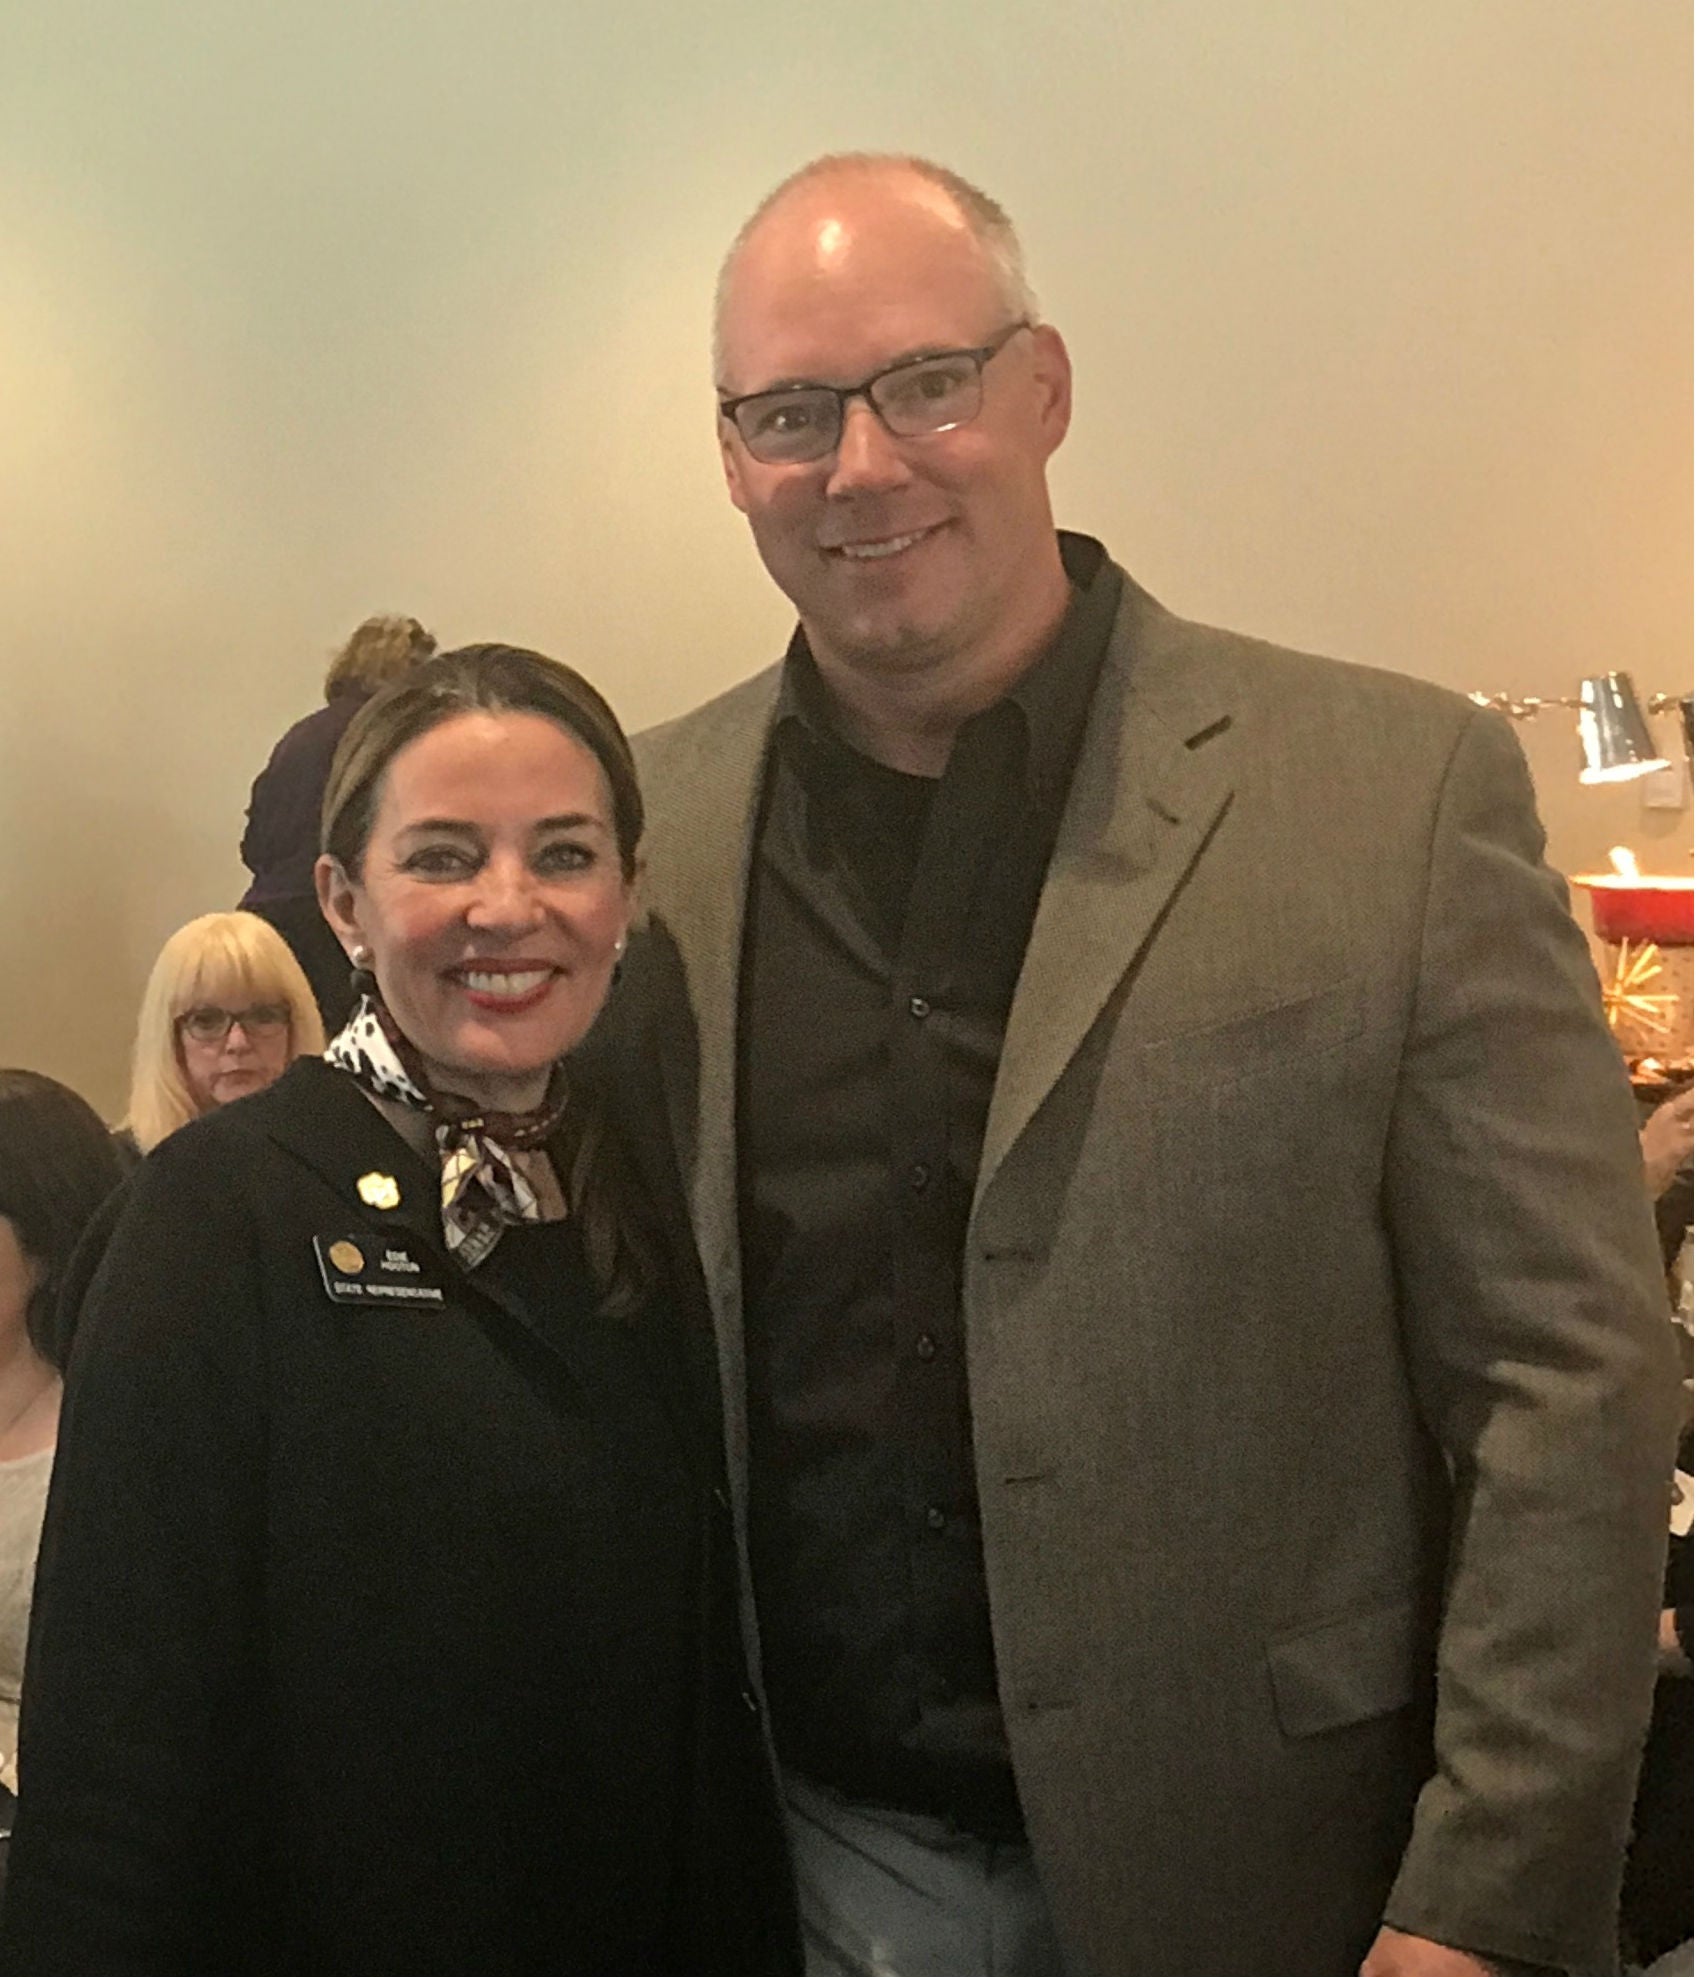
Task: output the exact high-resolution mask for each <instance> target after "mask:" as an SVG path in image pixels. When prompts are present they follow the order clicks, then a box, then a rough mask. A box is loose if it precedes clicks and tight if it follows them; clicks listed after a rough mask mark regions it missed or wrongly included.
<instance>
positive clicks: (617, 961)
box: [607, 934, 625, 988]
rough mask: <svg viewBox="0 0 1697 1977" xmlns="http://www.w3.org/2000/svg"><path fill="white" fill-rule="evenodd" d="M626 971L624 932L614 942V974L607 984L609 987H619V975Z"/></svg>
mask: <svg viewBox="0 0 1697 1977" xmlns="http://www.w3.org/2000/svg"><path fill="white" fill-rule="evenodd" d="M624 972H625V937H624V935H623V934H620V936H619V937H618V939H617V940H616V941H614V943H613V974H612V979H611V980H610V981H609V982H608V984H607V986H608V987H609V988H617V987H618V983H619V977H620V976H621V975H622V974H623V973H624Z"/></svg>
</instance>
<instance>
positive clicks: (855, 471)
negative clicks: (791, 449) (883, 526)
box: [826, 398, 909, 494]
mask: <svg viewBox="0 0 1697 1977" xmlns="http://www.w3.org/2000/svg"><path fill="white" fill-rule="evenodd" d="M908 477H909V476H908V465H907V458H906V456H905V455H904V454H903V452H902V448H901V442H900V440H898V439H897V438H896V437H895V435H894V434H893V433H892V432H891V431H890V430H889V428H888V427H887V426H886V425H885V424H884V421H883V420H882V419H880V418H879V416H878V414H877V413H876V412H874V411H873V409H872V407H871V406H870V405H869V404H868V403H867V402H866V400H865V399H864V398H851V399H850V400H849V402H848V403H847V404H846V405H845V406H844V407H843V430H842V436H841V437H840V438H839V439H838V441H837V452H836V457H835V459H834V461H833V462H832V466H831V477H830V480H829V481H828V483H827V484H826V492H827V493H828V494H881V493H883V492H885V491H886V490H887V489H890V488H896V487H900V486H901V485H902V483H903V482H904V481H906V480H907V479H908Z"/></svg>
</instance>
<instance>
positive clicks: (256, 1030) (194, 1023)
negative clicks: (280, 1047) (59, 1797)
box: [177, 1002, 289, 1043]
mask: <svg viewBox="0 0 1697 1977" xmlns="http://www.w3.org/2000/svg"><path fill="white" fill-rule="evenodd" d="M237 1023H240V1024H241V1026H242V1031H243V1033H244V1034H245V1035H246V1036H249V1037H274V1036H278V1035H280V1034H281V1032H282V1031H284V1030H286V1029H287V1028H288V1027H289V1005H288V1004H287V1003H286V1002H256V1003H255V1004H254V1005H253V1007H252V1008H251V1009H218V1008H215V1007H213V1006H212V1005H211V1004H210V1003H208V1004H206V1005H205V1006H203V1007H202V1008H199V1009H185V1010H184V1011H183V1013H182V1014H181V1015H180V1016H179V1017H178V1018H177V1029H178V1032H179V1033H180V1034H181V1035H183V1036H186V1037H193V1038H194V1040H195V1042H196V1043H222V1042H223V1041H224V1039H225V1038H226V1037H227V1036H228V1035H229V1034H230V1031H231V1029H232V1028H233V1027H234V1026H235V1025H236V1024H237Z"/></svg>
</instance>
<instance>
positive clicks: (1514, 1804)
mask: <svg viewBox="0 0 1697 1977" xmlns="http://www.w3.org/2000/svg"><path fill="white" fill-rule="evenodd" d="M1543 844H1544V839H1543V832H1542V829H1541V827H1540V825H1539V823H1538V819H1537V815H1536V811H1535V809H1534V805H1533V798H1532V789H1531V782H1530V778H1529V776H1528V774H1527V771H1526V765H1525V762H1524V760H1523V758H1522V757H1521V753H1520V749H1519V746H1518V744H1517V743H1516V742H1515V740H1514V738H1513V736H1512V734H1511V733H1510V732H1509V730H1508V728H1507V726H1506V724H1505V723H1503V722H1502V721H1501V720H1500V719H1498V718H1497V717H1494V716H1489V715H1484V714H1479V715H1476V716H1473V717H1471V718H1470V719H1469V721H1468V723H1467V725H1466V726H1465V728H1464V729H1463V731H1462V734H1461V736H1460V739H1459V741H1458V743H1457V746H1456V748H1455V751H1454V754H1453V756H1452V758H1451V761H1450V764H1449V768H1448V771H1447V774H1446V777H1445V781H1444V786H1443V791H1442V795H1441V797H1440V800H1439V804H1438V808H1437V813H1436V821H1435V828H1434V836H1433V842H1432V847H1431V857H1430V864H1429V879H1428V884H1429V891H1428V897H1427V901H1426V908H1425V915H1424V929H1423V937H1422V947H1421V954H1420V970H1419V982H1418V988H1417V992H1416V998H1415V1008H1414V1014H1413V1017H1412V1022H1411V1027H1410V1033H1409V1036H1408V1038H1407V1042H1406V1045H1405V1054H1404V1059H1403V1063H1402V1067H1401V1071H1400V1078H1399V1084H1398V1089H1397V1095H1396V1100H1395V1105H1394V1112H1393V1119H1392V1125H1391V1133H1390V1142H1389V1146H1388V1150H1387V1166H1386V1187H1385V1197H1384V1207H1385V1215H1386V1219H1387V1223H1388V1226H1389V1229H1390V1235H1391V1241H1392V1245H1393V1253H1394V1258H1395V1267H1396V1272H1397V1281H1398V1291H1399V1300H1400V1307H1401V1312H1402V1322H1403V1326H1404V1331H1405V1339H1406V1351H1407V1354H1408V1359H1409V1363H1410V1366H1411V1369H1412V1377H1413V1380H1414V1383H1415V1388H1416V1392H1417V1395H1418V1399H1419V1403H1420V1406H1421V1408H1422V1411H1423V1413H1424V1415H1425V1417H1426V1419H1427V1421H1428V1423H1429V1424H1430V1425H1431V1427H1432V1429H1433V1431H1434V1432H1435V1434H1436V1435H1437V1437H1438V1438H1439V1440H1440V1442H1441V1444H1442V1446H1443V1449H1444V1452H1445V1455H1446V1457H1447V1459H1448V1461H1449V1464H1450V1466H1451V1470H1452V1474H1453V1478H1454V1522H1453V1528H1452V1532H1451V1544H1450V1557H1449V1573H1448V1582H1447V1593H1446V1598H1445V1602H1444V1611H1443V1617H1442V1623H1441V1630H1440V1635H1439V1642H1438V1666H1437V1696H1436V1704H1437V1715H1436V1754H1437V1764H1436V1769H1435V1772H1434V1775H1433V1776H1432V1778H1431V1779H1430V1781H1429V1782H1428V1784H1427V1785H1426V1787H1425V1789H1424V1790H1423V1792H1422V1793H1421V1796H1420V1799H1419V1803H1418V1806H1417V1810H1416V1816H1415V1821H1414V1827H1413V1832H1412V1836H1411V1838H1410V1840H1409V1843H1408V1847H1407V1850H1406V1853H1405V1855H1404V1859H1403V1863H1402V1868H1401V1872H1400V1874H1399V1876H1398V1878H1397V1881H1396V1883H1395V1886H1394V1889H1393V1891H1392V1895H1391V1898H1390V1901H1389V1904H1388V1906H1387V1910H1386V1920H1387V1921H1388V1922H1390V1923H1391V1924H1392V1925H1393V1926H1395V1927H1397V1928H1399V1929H1404V1930H1408V1931H1410V1932H1411V1933H1414V1934H1417V1935H1422V1936H1428V1937H1431V1938H1433V1939H1435V1940H1436V1941H1439V1942H1443V1943H1447V1944H1450V1945H1453V1946H1455V1947H1457V1948H1461V1949H1466V1950H1470V1951H1472V1952H1473V1953H1475V1954H1476V1955H1480V1956H1492V1957H1500V1958H1506V1959H1512V1960H1518V1961H1521V1962H1526V1963H1531V1964H1535V1965H1539V1966H1548V1967H1553V1968H1556V1969H1560V1970H1565V1971H1571V1972H1582V1973H1590V1972H1598V1973H1603V1972H1608V1971H1612V1970H1613V1969H1614V1968H1615V1935H1614V1930H1615V1903H1616V1894H1617V1888H1618V1880H1619V1869H1620V1861H1621V1854H1622V1849H1623V1846H1624V1841H1625V1835H1626V1829H1627V1820H1628V1815H1629V1812H1630V1808H1631V1803H1632V1793H1633V1783H1634V1778H1635V1775H1636V1770H1637V1763H1638V1755H1639V1750H1640V1747H1641V1744H1642V1740H1643V1735H1644V1729H1645V1724H1646V1721H1647V1718H1648V1714H1649V1705H1650V1694H1651V1688H1652V1684H1653V1679H1654V1654H1655V1638H1656V1612H1657V1606H1658V1602H1659V1597H1660V1585H1661V1573H1662V1560H1663V1554H1664V1549H1665V1542H1666V1533H1667V1501H1668V1478H1669V1473H1670V1465H1671V1462H1672V1459H1673V1448H1674V1434H1675V1412H1676V1407H1677V1398H1678V1375H1677V1372H1676V1370H1675V1366H1674V1358H1673V1350H1672V1336H1671V1329H1670V1327H1669V1324H1668V1319H1667V1309H1666V1300H1665V1296H1664V1294H1663V1291H1662V1286H1661V1281H1660V1273H1659V1269H1658V1260H1657V1251H1656V1242H1655V1232H1654V1227H1653V1222H1652V1216H1651V1208H1650V1202H1649V1198H1648V1193H1647V1191H1646V1189H1645V1186H1644V1181H1643V1173H1642V1165H1641V1162H1640V1159H1639V1154H1638V1143H1637V1135H1636V1130H1635V1127H1636V1119H1635V1115H1634V1107H1633V1104H1632V1099H1631V1094H1630V1091H1629V1088H1628V1086H1627V1082H1626V1080H1625V1078H1624V1077H1623V1075H1622V1070H1621V1064H1620V1059H1619V1055H1618V1053H1617V1051H1616V1048H1615V1045H1614V1042H1613V1040H1612V1038H1611V1037H1610V1035H1609V1032H1608V1029H1607V1026H1606V1024H1605V1023H1604V1021H1603V1019H1602V1014H1601V1009H1600V1004H1599V998H1598V993H1597V985H1596V977H1595V974H1594V971H1593V969H1592V967H1591V963H1590V958H1589V954H1588V952H1587V949H1586V946H1585V941H1584V938H1583V936H1582V934H1581V933H1580V931H1579V929H1578V927H1577V926H1576V925H1575V924H1574V922H1573V919H1572V917H1571V916H1570V914H1569V913H1568V911H1567V906H1566V894H1565V888H1564V887H1563V884H1562V882H1561V880H1560V879H1559V878H1558V877H1556V875H1555V874H1554V873H1552V872H1551V871H1550V870H1549V869H1548V868H1547V867H1546V866H1544V864H1543V863H1542V853H1543Z"/></svg>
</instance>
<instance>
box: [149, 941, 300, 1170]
mask: <svg viewBox="0 0 1697 1977" xmlns="http://www.w3.org/2000/svg"><path fill="white" fill-rule="evenodd" d="M323 1048H324V1026H323V1024H322V1022H321V1021H320V1020H319V1015H318V1005H317V1003H316V1002H315V1001H314V1000H313V995H312V990H311V988H310V987H309V986H308V984H307V979H306V976H305V974H304V973H303V972H302V970H301V965H300V963H299V962H298V961H297V960H296V959H295V957H294V955H293V954H292V953H291V952H290V951H289V947H288V943H287V942H286V941H285V940H284V939H283V937H282V935H281V934H279V933H278V932H277V930H276V928H275V927H273V926H271V925H270V924H269V923H268V922H267V921H265V920H262V919H260V918H259V916H258V915H257V914H254V913H203V914H202V915H201V916H200V918H199V919H198V920H191V921H190V922H189V923H188V925H187V926H186V927H179V928H178V929H177V931H176V932H175V933H174V934H173V935H172V936H171V938H170V939H169V940H168V941H167V942H166V943H165V945H164V946H163V947H162V948H161V949H160V950H159V959H158V960H157V961H155V962H154V964H153V972H152V974H151V975H149V976H148V978H147V987H146V989H145V990H144V991H143V992H142V998H141V1016H140V1019H139V1020H138V1022H137V1024H136V1041H135V1051H134V1054H133V1056H132V1058H131V1069H130V1103H129V1111H128V1113H127V1115H126V1116H125V1119H124V1124H123V1128H122V1132H121V1136H123V1135H127V1136H128V1138H129V1139H130V1140H131V1141H132V1142H133V1143H134V1145H135V1147H136V1148H137V1150H138V1151H140V1152H142V1153H151V1152H152V1151H153V1149H154V1148H155V1147H156V1146H157V1145H158V1144H159V1142H160V1141H161V1140H162V1139H166V1138H168V1137H169V1136H170V1135H171V1134H172V1133H174V1132H175V1131H176V1130H177V1128H178V1127H179V1126H186V1125H187V1124H188V1122H189V1121H190V1120H191V1119H197V1118H199V1117H200V1116H201V1115H202V1114H203V1113H206V1112H213V1111H216V1110H217V1108H218V1107H219V1106H221V1105H228V1104H229V1103H230V1101H231V1100H232V1099H237V1098H246V1097H247V1096H248V1094H249V1093H250V1092H256V1091H263V1090H264V1089H265V1087H266V1086H267V1085H269V1084H272V1083H274V1082H275V1081H276V1080H277V1079H278V1078H280V1077H281V1076H282V1074H283V1073H284V1071H286V1070H287V1069H288V1067H289V1066H290V1065H291V1064H292V1063H293V1062H294V1060H295V1059H296V1058H297V1057H309V1056H310V1057H316V1056H317V1055H318V1054H319V1053H320V1052H321V1051H322V1050H323Z"/></svg>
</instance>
